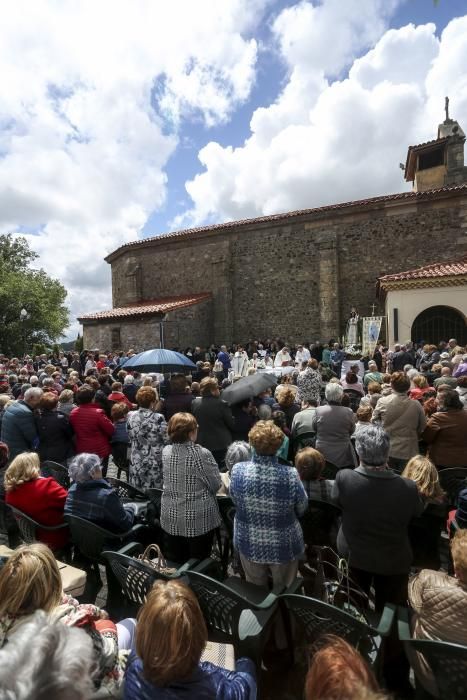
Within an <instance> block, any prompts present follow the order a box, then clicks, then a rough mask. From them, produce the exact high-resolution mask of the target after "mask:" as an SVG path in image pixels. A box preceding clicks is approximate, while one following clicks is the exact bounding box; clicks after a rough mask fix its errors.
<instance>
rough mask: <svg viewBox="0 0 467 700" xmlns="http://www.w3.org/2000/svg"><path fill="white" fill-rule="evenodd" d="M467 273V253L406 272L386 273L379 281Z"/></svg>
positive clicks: (381, 282) (452, 275) (396, 280)
mask: <svg viewBox="0 0 467 700" xmlns="http://www.w3.org/2000/svg"><path fill="white" fill-rule="evenodd" d="M458 275H467V255H465V256H462V257H461V258H458V259H456V260H450V261H448V262H436V263H431V265H424V266H423V267H417V268H415V269H414V270H407V271H406V272H396V273H395V274H394V275H385V276H384V277H380V278H379V283H380V284H382V285H384V283H385V282H398V281H399V280H415V279H428V278H436V277H456V276H458Z"/></svg>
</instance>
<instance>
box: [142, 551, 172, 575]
mask: <svg viewBox="0 0 467 700" xmlns="http://www.w3.org/2000/svg"><path fill="white" fill-rule="evenodd" d="M154 554H155V555H156V556H155V557H154ZM151 555H153V557H154V558H152V559H151ZM135 559H139V561H142V562H144V563H145V564H148V565H149V566H150V567H152V568H153V569H154V571H157V573H158V574H165V575H166V576H173V574H175V573H177V569H176V568H174V567H173V566H167V560H166V558H165V557H164V555H163V554H162V552H161V548H160V547H159V545H158V544H148V546H147V547H146V549H145V550H144V552H143V553H142V554H139V555H138V556H137V557H135Z"/></svg>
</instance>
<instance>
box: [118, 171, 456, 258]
mask: <svg viewBox="0 0 467 700" xmlns="http://www.w3.org/2000/svg"><path fill="white" fill-rule="evenodd" d="M466 192H467V183H463V184H460V185H451V186H447V187H441V188H437V189H433V190H425V191H423V192H400V193H397V194H390V195H381V196H379V197H372V198H369V199H362V200H355V201H352V202H342V203H339V204H329V205H325V206H322V207H317V208H314V209H302V210H298V211H291V212H286V213H282V214H272V215H270V216H261V217H257V218H253V219H242V220H240V221H228V222H224V223H220V224H213V225H210V226H199V227H196V228H191V229H183V230H181V231H175V232H171V233H165V234H161V235H160V236H152V237H150V238H144V239H141V240H137V241H133V242H131V243H125V244H124V245H122V246H120V247H119V248H117V249H116V250H115V251H113V252H112V253H109V255H108V256H107V257H106V258H105V261H106V262H107V263H112V262H114V261H115V260H116V259H117V258H119V257H120V256H121V255H124V254H126V253H131V251H132V250H140V249H141V248H151V247H154V246H158V245H167V244H170V243H176V242H177V241H179V240H184V239H187V238H203V237H205V236H213V235H217V234H220V233H230V232H233V231H235V230H242V231H248V230H249V229H258V228H261V227H267V226H268V225H271V224H275V225H280V224H281V223H284V224H286V223H289V221H290V220H291V219H294V220H300V218H303V219H304V220H305V219H307V220H309V219H310V217H312V218H313V219H314V220H316V221H319V220H322V219H325V218H329V217H331V216H332V217H343V216H348V215H349V214H352V215H353V214H356V213H358V212H359V211H362V212H369V211H371V210H374V211H379V210H382V209H384V208H386V207H391V208H396V207H398V206H404V205H406V204H412V203H414V204H415V203H417V202H425V201H430V200H435V199H436V200H440V199H443V198H449V197H450V196H452V195H454V196H456V195H459V196H462V195H463V194H465V193H466Z"/></svg>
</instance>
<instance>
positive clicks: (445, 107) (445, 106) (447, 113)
mask: <svg viewBox="0 0 467 700" xmlns="http://www.w3.org/2000/svg"><path fill="white" fill-rule="evenodd" d="M444 110H445V112H446V121H447V122H448V121H449V97H445V98H444Z"/></svg>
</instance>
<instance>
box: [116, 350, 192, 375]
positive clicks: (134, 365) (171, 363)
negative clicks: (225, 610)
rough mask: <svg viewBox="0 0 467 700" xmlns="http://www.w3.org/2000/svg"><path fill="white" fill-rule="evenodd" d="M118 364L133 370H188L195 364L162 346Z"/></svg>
mask: <svg viewBox="0 0 467 700" xmlns="http://www.w3.org/2000/svg"><path fill="white" fill-rule="evenodd" d="M120 366H123V367H125V369H126V370H135V372H161V373H164V372H190V371H191V370H193V369H196V365H195V364H194V363H193V362H192V361H191V360H190V359H188V357H185V355H182V353H181V352H175V350H164V349H163V348H156V349H155V350H145V351H144V352H140V353H138V354H137V355H133V357H130V359H129V360H126V361H125V362H124V363H123V365H120Z"/></svg>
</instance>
